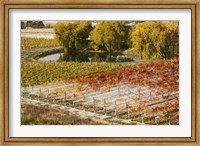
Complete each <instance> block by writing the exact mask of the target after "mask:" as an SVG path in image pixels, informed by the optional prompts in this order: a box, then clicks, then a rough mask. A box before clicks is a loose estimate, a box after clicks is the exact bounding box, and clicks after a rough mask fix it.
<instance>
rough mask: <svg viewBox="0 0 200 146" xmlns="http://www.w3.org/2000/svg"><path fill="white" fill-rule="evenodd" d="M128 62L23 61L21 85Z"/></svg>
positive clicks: (57, 79) (117, 65)
mask: <svg viewBox="0 0 200 146" xmlns="http://www.w3.org/2000/svg"><path fill="white" fill-rule="evenodd" d="M127 65H129V64H127V63H106V62H100V63H97V62H93V63H78V62H26V61H24V62H22V66H21V85H22V86H23V87H26V86H33V85H41V84H46V83H51V82H56V81H60V80H65V79H68V78H70V77H76V76H80V75H84V74H88V73H92V72H97V71H102V70H112V69H117V68H123V67H125V66H127Z"/></svg>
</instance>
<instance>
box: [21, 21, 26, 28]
mask: <svg viewBox="0 0 200 146" xmlns="http://www.w3.org/2000/svg"><path fill="white" fill-rule="evenodd" d="M25 28H26V24H25V22H24V21H21V29H25Z"/></svg>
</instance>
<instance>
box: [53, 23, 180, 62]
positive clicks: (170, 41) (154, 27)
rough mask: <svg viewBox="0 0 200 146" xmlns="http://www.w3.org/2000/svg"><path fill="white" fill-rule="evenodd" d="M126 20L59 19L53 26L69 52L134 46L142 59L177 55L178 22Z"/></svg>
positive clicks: (121, 48)
mask: <svg viewBox="0 0 200 146" xmlns="http://www.w3.org/2000/svg"><path fill="white" fill-rule="evenodd" d="M129 24H130V22H127V21H99V22H97V24H96V25H95V26H92V23H91V22H89V21H77V22H59V23H57V24H56V25H55V27H54V30H55V34H56V37H57V39H58V41H59V43H60V44H61V45H62V46H63V47H64V50H65V51H66V52H68V53H70V52H77V51H80V50H83V49H87V48H92V49H94V50H95V51H98V50H104V51H108V52H111V53H112V52H116V51H118V52H119V51H120V52H121V51H124V50H127V49H129V48H133V49H132V51H133V54H134V55H135V57H138V58H141V59H152V58H153V59H157V58H162V59H168V58H172V57H174V56H178V38H179V32H178V28H179V27H178V22H175V21H173V22H172V21H163V22H161V21H159V22H158V21H145V22H141V23H137V24H135V25H129Z"/></svg>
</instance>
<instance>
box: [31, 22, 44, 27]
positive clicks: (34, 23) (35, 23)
mask: <svg viewBox="0 0 200 146" xmlns="http://www.w3.org/2000/svg"><path fill="white" fill-rule="evenodd" d="M32 27H33V28H44V23H43V22H42V21H34V22H33V23H32Z"/></svg>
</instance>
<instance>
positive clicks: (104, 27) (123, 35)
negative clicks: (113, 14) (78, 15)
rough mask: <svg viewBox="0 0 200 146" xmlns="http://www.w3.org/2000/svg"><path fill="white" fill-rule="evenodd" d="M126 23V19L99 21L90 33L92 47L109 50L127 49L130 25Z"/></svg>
mask: <svg viewBox="0 0 200 146" xmlns="http://www.w3.org/2000/svg"><path fill="white" fill-rule="evenodd" d="M126 24H127V22H125V21H100V22H98V23H97V25H96V27H95V29H93V31H92V32H91V34H90V39H91V40H92V42H91V46H92V48H94V49H95V50H107V51H108V52H113V51H121V50H124V49H127V48H128V33H129V29H130V27H129V26H127V25H126Z"/></svg>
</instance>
